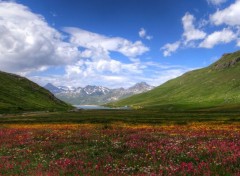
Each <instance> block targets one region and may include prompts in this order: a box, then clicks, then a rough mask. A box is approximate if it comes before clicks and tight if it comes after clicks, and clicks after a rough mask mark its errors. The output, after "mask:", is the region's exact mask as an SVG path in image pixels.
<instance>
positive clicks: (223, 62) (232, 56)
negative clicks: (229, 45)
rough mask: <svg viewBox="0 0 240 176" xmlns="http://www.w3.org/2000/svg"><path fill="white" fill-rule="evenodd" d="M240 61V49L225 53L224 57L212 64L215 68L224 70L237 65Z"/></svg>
mask: <svg viewBox="0 0 240 176" xmlns="http://www.w3.org/2000/svg"><path fill="white" fill-rule="evenodd" d="M239 62H240V51H236V52H234V53H226V54H223V55H222V57H221V58H220V59H219V60H218V61H216V62H215V63H213V64H212V65H210V67H211V68H212V69H213V70H222V69H227V68H230V67H234V66H236V65H237V64H238V63H239Z"/></svg>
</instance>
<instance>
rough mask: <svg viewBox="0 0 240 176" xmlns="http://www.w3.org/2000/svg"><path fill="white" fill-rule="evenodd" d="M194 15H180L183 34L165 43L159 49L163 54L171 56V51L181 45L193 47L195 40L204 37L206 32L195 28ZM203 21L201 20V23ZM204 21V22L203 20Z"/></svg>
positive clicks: (174, 50)
mask: <svg viewBox="0 0 240 176" xmlns="http://www.w3.org/2000/svg"><path fill="white" fill-rule="evenodd" d="M194 22H195V17H194V16H193V15H192V14H190V13H186V14H185V15H184V16H183V17H182V25H183V30H184V32H183V34H182V39H181V40H179V41H176V42H174V43H167V44H165V45H164V46H163V47H162V48H161V50H163V56H165V57H167V56H171V54H172V53H174V52H176V51H177V50H178V49H179V48H180V47H181V46H187V47H194V46H195V41H198V40H202V39H204V38H205V37H206V35H207V34H206V33H205V32H204V31H202V30H200V29H197V28H196V27H195V25H194ZM202 22H203V21H201V23H202ZM204 23H206V22H204Z"/></svg>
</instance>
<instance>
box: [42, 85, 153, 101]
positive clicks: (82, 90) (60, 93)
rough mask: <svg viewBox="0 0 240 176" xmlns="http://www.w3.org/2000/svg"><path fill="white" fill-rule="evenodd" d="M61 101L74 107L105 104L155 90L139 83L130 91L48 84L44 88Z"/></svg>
mask: <svg viewBox="0 0 240 176" xmlns="http://www.w3.org/2000/svg"><path fill="white" fill-rule="evenodd" d="M44 88H46V89H48V90H49V91H50V92H52V93H53V94H54V95H55V96H56V97H58V98H59V99H61V100H63V101H65V102H68V103H70V104H74V105H84V104H104V103H108V102H111V101H117V100H120V99H122V98H126V97H129V96H131V95H134V94H139V93H143V92H146V91H149V90H151V89H153V88H154V87H153V86H150V85H148V84H147V83H145V82H141V83H137V84H135V85H134V86H132V87H129V88H128V89H124V88H118V89H109V88H107V87H103V86H92V85H88V86H86V87H67V86H54V85H53V84H51V83H48V84H46V85H45V86H44Z"/></svg>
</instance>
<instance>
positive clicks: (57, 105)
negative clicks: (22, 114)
mask: <svg viewBox="0 0 240 176" xmlns="http://www.w3.org/2000/svg"><path fill="white" fill-rule="evenodd" d="M68 108H70V106H69V105H67V104H65V103H64V102H62V101H60V100H58V99H56V98H55V97H54V96H53V95H52V94H51V93H50V92H49V91H47V90H45V89H44V88H42V87H40V86H38V85H37V84H35V83H33V82H31V81H29V80H28V79H26V78H23V77H20V76H17V75H13V74H8V73H5V72H0V113H2V112H8V113H9V112H19V111H42V110H50V111H52V110H66V109H68Z"/></svg>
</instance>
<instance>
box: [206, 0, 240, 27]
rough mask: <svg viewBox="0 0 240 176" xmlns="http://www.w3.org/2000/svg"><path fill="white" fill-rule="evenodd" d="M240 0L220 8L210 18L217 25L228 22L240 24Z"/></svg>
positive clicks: (228, 23)
mask: <svg viewBox="0 0 240 176" xmlns="http://www.w3.org/2000/svg"><path fill="white" fill-rule="evenodd" d="M239 17H240V0H236V2H235V3H233V4H231V5H230V6H229V7H227V8H225V9H223V10H218V11H217V12H216V13H214V14H213V15H211V16H210V20H211V22H212V23H214V24H215V25H221V24H226V25H230V26H237V25H240V20H239Z"/></svg>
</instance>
